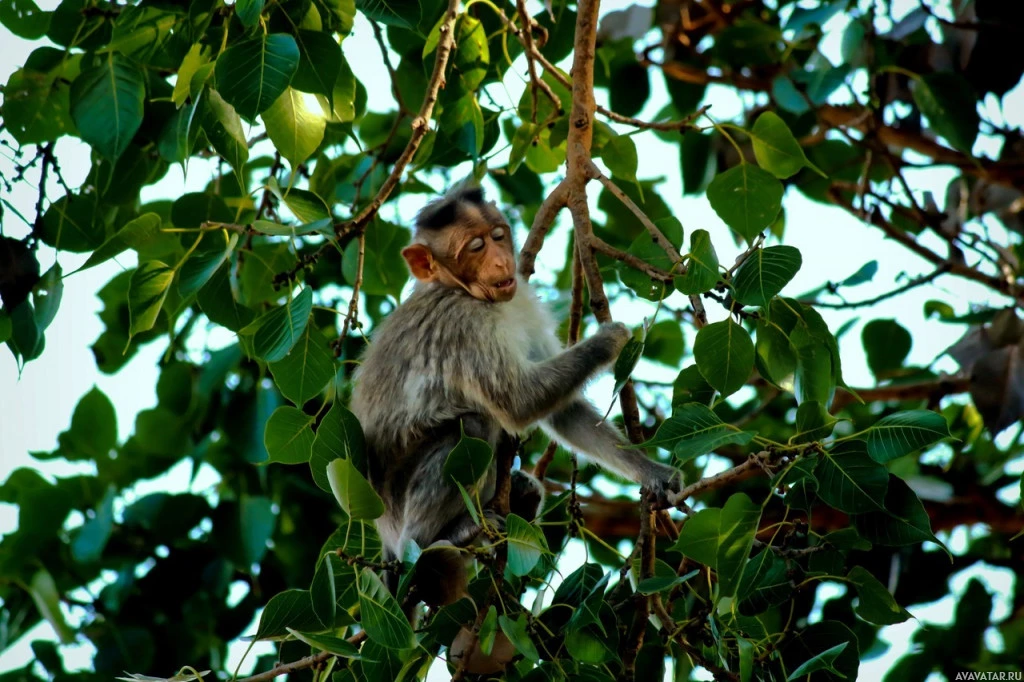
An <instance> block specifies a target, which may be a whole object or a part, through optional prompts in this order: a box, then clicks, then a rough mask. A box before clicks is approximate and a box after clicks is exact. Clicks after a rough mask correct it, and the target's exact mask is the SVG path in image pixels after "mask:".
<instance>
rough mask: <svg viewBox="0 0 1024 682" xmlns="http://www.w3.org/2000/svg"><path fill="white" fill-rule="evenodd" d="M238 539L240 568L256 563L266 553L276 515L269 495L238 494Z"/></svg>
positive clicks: (246, 568) (274, 525) (247, 567)
mask: <svg viewBox="0 0 1024 682" xmlns="http://www.w3.org/2000/svg"><path fill="white" fill-rule="evenodd" d="M238 522H239V525H238V541H239V542H240V545H241V556H240V559H241V562H242V568H243V569H244V570H246V571H247V572H248V570H249V567H251V566H253V565H255V564H258V563H259V562H260V561H262V560H263V557H264V556H265V555H266V553H267V549H268V547H267V543H268V542H270V539H271V538H272V537H273V536H274V528H275V527H276V525H277V515H276V514H275V513H274V503H273V502H272V501H271V500H270V498H269V497H263V496H259V495H246V494H243V495H241V496H239V499H238Z"/></svg>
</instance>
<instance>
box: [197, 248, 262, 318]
mask: <svg viewBox="0 0 1024 682" xmlns="http://www.w3.org/2000/svg"><path fill="white" fill-rule="evenodd" d="M232 274H233V273H232V268H231V263H230V262H228V263H225V264H223V265H222V266H220V268H219V269H218V270H217V271H216V272H215V273H213V276H212V277H210V281H209V282H207V283H206V284H205V285H203V288H202V289H200V290H199V292H198V294H197V295H196V302H197V303H199V307H200V308H201V309H202V311H203V312H204V313H205V314H206V316H207V317H208V318H210V321H211V322H214V323H216V324H219V325H221V326H222V327H225V328H227V329H230V330H231V331H233V332H237V331H240V330H241V329H243V328H245V327H246V326H247V325H248V324H249V323H250V322H252V321H253V319H254V318H255V317H256V313H254V312H253V311H252V309H251V308H247V307H245V306H244V305H242V304H241V303H239V302H238V297H237V295H236V293H235V287H233V286H232V283H231V277H232Z"/></svg>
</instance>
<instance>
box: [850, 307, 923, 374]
mask: <svg viewBox="0 0 1024 682" xmlns="http://www.w3.org/2000/svg"><path fill="white" fill-rule="evenodd" d="M860 339H861V343H862V344H863V345H864V351H865V352H866V353H867V356H868V367H870V368H871V372H872V373H873V374H874V375H875V377H876V378H878V379H885V378H888V377H891V376H892V375H893V374H894V373H896V372H897V371H898V370H899V369H900V368H901V367H903V361H904V360H906V359H907V356H908V355H909V354H910V347H911V345H912V344H913V339H911V337H910V332H908V331H907V330H906V329H905V328H904V327H903V325H901V324H900V323H899V322H897V321H896V320H891V319H890V320H871V321H870V322H868V323H867V324H866V325H864V330H863V331H862V332H861V336H860Z"/></svg>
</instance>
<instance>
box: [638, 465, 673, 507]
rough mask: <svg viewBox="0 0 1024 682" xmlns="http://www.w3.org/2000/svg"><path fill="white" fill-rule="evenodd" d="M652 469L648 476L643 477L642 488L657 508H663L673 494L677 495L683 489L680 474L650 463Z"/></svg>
mask: <svg viewBox="0 0 1024 682" xmlns="http://www.w3.org/2000/svg"><path fill="white" fill-rule="evenodd" d="M651 464H653V465H654V468H653V469H652V470H651V473H650V474H649V475H648V476H645V477H644V481H643V486H644V488H646V489H647V490H648V491H650V494H651V495H652V496H653V497H654V502H655V503H656V504H657V505H658V506H664V505H666V504H667V503H668V502H669V499H670V497H672V496H673V494H674V493H678V492H679V491H680V490H681V489H682V487H683V480H682V473H680V472H679V471H678V470H677V469H674V468H673V467H670V466H666V465H664V464H659V463H657V462H651Z"/></svg>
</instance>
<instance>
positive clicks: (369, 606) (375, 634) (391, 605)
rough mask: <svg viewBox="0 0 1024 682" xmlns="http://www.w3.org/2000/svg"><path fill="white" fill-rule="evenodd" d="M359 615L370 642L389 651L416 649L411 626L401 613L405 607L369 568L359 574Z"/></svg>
mask: <svg viewBox="0 0 1024 682" xmlns="http://www.w3.org/2000/svg"><path fill="white" fill-rule="evenodd" d="M359 613H360V615H361V616H362V621H361V625H362V626H363V629H364V630H366V635H367V636H368V637H369V638H370V640H371V641H373V642H376V643H377V644H379V645H381V646H383V647H386V648H388V649H409V648H411V647H413V646H415V644H416V640H415V638H414V637H413V633H412V627H410V625H409V621H408V620H406V618H405V616H404V615H403V614H402V608H401V607H400V606H399V605H398V602H397V601H395V598H394V597H392V596H391V593H390V592H388V588H387V587H385V586H384V583H383V582H381V580H380V578H378V577H377V575H376V574H375V573H374V572H373V571H371V570H369V569H368V568H363V569H362V570H360V571H359Z"/></svg>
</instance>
